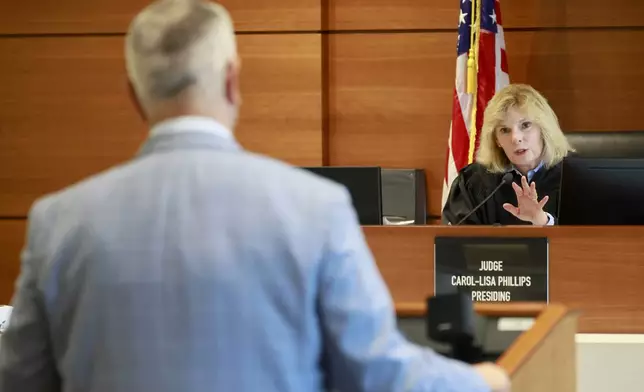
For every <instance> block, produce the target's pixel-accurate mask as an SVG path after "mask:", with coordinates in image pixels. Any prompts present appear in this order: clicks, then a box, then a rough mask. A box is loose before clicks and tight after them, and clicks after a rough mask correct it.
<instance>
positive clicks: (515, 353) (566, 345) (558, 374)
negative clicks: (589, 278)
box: [396, 302, 579, 392]
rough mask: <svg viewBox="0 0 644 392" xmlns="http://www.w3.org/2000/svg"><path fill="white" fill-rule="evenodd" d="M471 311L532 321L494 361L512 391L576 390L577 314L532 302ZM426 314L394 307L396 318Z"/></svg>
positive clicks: (422, 309) (422, 308)
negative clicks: (506, 375)
mask: <svg viewBox="0 0 644 392" xmlns="http://www.w3.org/2000/svg"><path fill="white" fill-rule="evenodd" d="M474 310H475V312H476V313H479V314H481V315H485V316H490V317H531V318H534V323H533V324H532V326H531V327H530V328H529V329H528V330H526V331H524V332H523V333H521V335H519V337H518V338H516V340H515V341H514V342H512V344H511V345H510V346H509V347H508V348H507V349H506V350H505V352H504V353H503V355H502V356H501V357H500V358H499V359H498V361H497V364H498V365H499V366H501V367H502V368H503V369H505V371H506V372H507V373H508V375H509V376H510V379H511V380H512V389H513V390H517V391H525V392H537V391H539V392H541V391H551V392H570V391H575V390H576V389H577V388H576V375H577V366H576V348H575V346H576V344H575V334H576V333H577V321H578V316H579V313H578V312H576V311H572V310H570V309H568V308H567V307H566V306H564V305H562V304H552V303H551V304H550V305H546V304H544V303H534V302H525V303H522V302H515V303H506V304H499V303H494V304H492V303H477V304H475V305H474ZM427 311H428V309H427V307H426V304H425V303H424V302H416V303H400V304H397V305H396V313H397V314H398V316H399V317H424V316H425V315H426V313H427ZM429 311H431V310H429Z"/></svg>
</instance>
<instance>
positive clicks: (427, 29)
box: [0, 0, 644, 303]
mask: <svg viewBox="0 0 644 392" xmlns="http://www.w3.org/2000/svg"><path fill="white" fill-rule="evenodd" d="M459 1H460V0H243V1H240V0H224V1H222V4H224V5H225V6H226V7H228V9H229V10H230V11H231V13H232V15H233V18H234V19H235V26H236V29H237V32H238V40H239V47H240V52H241V55H242V57H243V75H242V76H243V77H242V91H243V94H244V106H243V108H242V113H241V119H240V124H239V128H238V130H237V134H238V137H239V139H240V142H241V143H242V144H243V145H244V146H246V147H247V148H248V149H250V150H253V151H257V152H260V153H265V154H268V155H271V156H274V157H277V158H280V159H284V160H287V161H288V162H290V163H293V164H295V165H321V164H330V165H382V166H386V167H418V168H424V169H426V172H427V178H428V188H429V192H428V206H429V210H430V213H431V214H433V215H438V214H439V213H440V211H439V210H440V196H441V189H442V187H441V181H442V177H443V171H444V163H445V152H446V144H447V135H448V130H449V122H450V114H451V94H452V88H453V80H454V70H455V42H456V30H455V28H456V24H457V20H458V2H459ZM148 3H149V1H147V0H93V1H83V0H56V1H54V0H36V1H33V2H24V1H22V2H20V1H3V2H0V91H1V92H2V94H0V303H4V302H7V301H8V300H9V297H10V295H11V292H12V291H13V281H14V279H15V273H16V271H17V270H18V252H19V250H20V248H21V246H22V241H23V237H24V223H25V222H24V218H25V216H26V214H27V211H28V208H29V206H30V205H31V203H32V202H33V200H34V199H35V198H37V197H38V196H40V195H42V194H44V193H47V192H51V191H54V190H57V189H60V188H61V187H64V186H66V185H68V184H71V183H73V182H75V181H77V180H79V179H81V178H83V177H85V176H88V175H90V174H92V173H94V172H96V171H99V170H102V169H105V168H107V167H109V166H111V165H113V164H116V163H119V162H122V161H124V160H126V159H128V158H129V157H131V156H132V155H133V154H134V153H135V151H136V149H137V148H138V147H139V145H140V144H141V142H142V141H143V139H144V138H145V135H146V132H147V129H146V128H145V126H144V124H143V123H142V122H141V121H140V120H139V119H138V118H137V117H136V114H135V112H134V110H133V108H132V107H131V105H130V103H129V101H128V98H127V94H126V80H125V72H124V65H123V55H122V52H123V35H124V32H125V31H126V29H127V26H128V24H129V22H130V20H131V18H132V17H133V16H134V15H135V14H136V12H137V11H138V10H140V9H141V8H142V7H143V6H145V5H146V4H148ZM502 7H503V9H502V12H503V19H504V26H505V28H506V41H507V51H508V57H509V66H510V77H511V80H512V81H516V82H527V83H530V84H533V85H534V86H535V87H536V88H538V89H539V90H541V91H542V92H543V93H544V94H545V95H546V96H547V97H548V98H549V99H550V100H551V102H552V105H553V106H554V107H555V110H556V111H557V113H558V115H559V117H560V120H561V122H562V125H563V127H564V128H565V129H566V130H569V131H578V130H610V131H620V130H633V129H644V119H643V118H642V117H641V116H640V115H639V111H641V109H640V107H641V106H643V105H644V98H642V96H643V95H642V91H644V67H642V64H643V63H644V45H642V42H644V22H643V20H644V18H643V16H644V2H642V1H640V0H613V1H611V2H610V3H606V2H605V1H600V0H503V2H502Z"/></svg>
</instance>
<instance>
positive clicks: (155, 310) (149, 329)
mask: <svg viewBox="0 0 644 392" xmlns="http://www.w3.org/2000/svg"><path fill="white" fill-rule="evenodd" d="M12 305H13V306H14V309H13V313H12V316H11V321H10V323H9V327H8V328H7V330H6V331H5V334H4V335H3V337H2V346H1V347H0V391H1V392H18V391H25V392H62V391H64V392H116V391H118V392H143V391H145V392H148V391H155V392H177V391H181V392H212V391H225V392H310V391H322V390H325V388H326V390H332V391H339V392H362V391H364V392H367V391H369V392H403V391H406V392H457V391H458V392H483V391H488V390H489V389H488V387H487V386H486V385H485V384H484V381H483V380H482V379H481V378H480V376H479V375H478V374H477V373H475V372H474V370H473V368H472V367H470V366H468V365H466V364H463V363H460V362H456V361H454V360H450V359H447V358H445V357H443V356H440V355H438V354H436V353H435V352H434V351H432V350H430V349H427V348H423V347H419V346H416V345H414V344H411V343H410V342H408V341H407V340H406V339H405V337H404V336H403V335H402V334H401V333H400V332H399V330H398V328H397V326H396V315H395V310H394V306H393V302H392V298H391V296H390V294H389V291H388V290H387V286H386V285H385V282H384V281H383V279H382V276H381V275H380V272H379V270H378V268H377V266H376V263H375V261H374V259H373V256H372V254H371V252H370V250H369V247H368V246H367V243H366V241H365V238H364V236H363V232H362V229H361V227H360V225H359V224H358V220H357V218H356V214H355V212H354V209H353V207H352V204H351V200H350V196H349V194H348V192H347V191H346V190H345V189H344V188H342V187H340V186H339V185H337V184H334V183H332V182H330V181H327V180H325V179H322V178H319V177H316V176H314V175H313V174H311V173H309V172H307V171H304V170H300V169H296V168H293V167H290V166H288V165H286V164H284V163H282V162H279V161H276V160H274V159H270V158H267V157H263V156H260V155H256V154H252V153H248V152H245V151H244V150H243V149H242V148H241V147H240V146H239V145H238V144H237V142H236V141H235V139H234V137H233V135H232V134H231V132H229V131H228V130H226V129H225V128H224V127H222V126H221V125H220V124H217V123H216V122H214V121H213V120H209V119H204V118H178V119H174V120H170V121H167V122H165V123H163V124H160V125H159V126H158V127H155V129H153V130H152V134H151V136H150V138H149V140H148V141H147V142H146V143H145V145H144V146H143V148H142V150H141V153H140V154H139V155H138V156H137V157H136V159H133V160H132V161H130V162H127V163H125V164H123V165H120V166H117V167H115V168H112V169H110V170H108V171H106V172H104V173H101V174H98V175H96V176H93V177H91V178H89V179H87V180H85V181H83V182H81V183H79V184H76V185H74V186H71V187H69V188H67V189H65V190H62V191H61V192H57V193H55V194H52V195H48V196H46V197H43V198H41V199H39V200H38V201H37V202H36V203H35V204H34V206H33V207H32V209H31V212H30V215H29V229H28V235H27V245H26V246H25V250H24V252H23V256H22V267H21V273H20V277H19V279H18V282H17V286H16V292H15V296H14V299H13V301H12Z"/></svg>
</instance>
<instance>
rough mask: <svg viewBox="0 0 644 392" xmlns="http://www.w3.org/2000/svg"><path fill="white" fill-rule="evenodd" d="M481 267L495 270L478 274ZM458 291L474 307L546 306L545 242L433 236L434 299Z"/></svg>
mask: <svg viewBox="0 0 644 392" xmlns="http://www.w3.org/2000/svg"><path fill="white" fill-rule="evenodd" d="M483 261H485V262H486V263H482V262H483ZM499 261H501V262H502V263H499ZM482 264H485V266H486V267H488V268H489V267H492V268H491V269H493V270H491V271H479V269H480V268H482V267H483V265H482ZM499 267H501V269H502V270H501V271H497V270H494V269H498V268H499ZM456 292H466V293H468V294H470V298H472V300H473V302H546V303H549V302H550V249H549V241H548V238H547V237H451V236H437V237H435V238H434V295H441V294H453V293H456ZM473 292H474V293H473ZM472 293H473V294H472Z"/></svg>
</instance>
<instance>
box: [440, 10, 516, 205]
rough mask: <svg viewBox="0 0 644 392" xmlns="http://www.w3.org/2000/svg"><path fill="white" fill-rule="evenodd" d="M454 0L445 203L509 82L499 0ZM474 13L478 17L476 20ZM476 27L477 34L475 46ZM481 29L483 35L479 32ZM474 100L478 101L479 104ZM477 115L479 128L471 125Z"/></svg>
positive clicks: (444, 187)
mask: <svg viewBox="0 0 644 392" xmlns="http://www.w3.org/2000/svg"><path fill="white" fill-rule="evenodd" d="M454 1H459V2H460V3H461V4H460V15H459V25H458V43H457V49H456V53H457V54H456V56H457V57H456V85H455V87H454V100H453V108H452V122H451V125H450V130H449V139H448V146H447V164H446V170H445V182H444V185H443V205H445V201H446V200H447V196H448V194H449V188H450V186H451V184H452V181H454V179H455V178H456V176H457V175H458V171H459V170H461V169H462V168H463V167H465V166H467V165H468V164H469V163H471V162H472V158H473V156H474V152H475V151H476V149H477V148H478V145H479V135H480V130H481V125H482V124H483V111H484V110H485V107H486V106H487V103H488V102H489V101H490V99H491V98H492V96H494V93H496V92H497V91H498V90H500V89H502V88H503V87H504V86H506V85H508V84H509V83H510V77H509V74H508V60H507V57H506V53H505V38H504V36H503V27H502V25H501V3H500V2H499V0H454ZM473 16H474V17H475V18H476V19H475V21H474V23H472V17H473ZM473 27H474V33H475V36H474V45H473V46H472V36H471V33H472V28H473ZM478 31H480V34H476V33H477V32H478ZM477 35H478V37H477ZM470 49H472V50H471V51H470ZM470 55H473V59H474V64H473V65H474V67H475V68H474V72H475V74H472V73H470V76H474V79H475V80H471V83H475V84H473V85H472V87H473V89H472V91H470V92H468V89H467V85H468V67H467V60H468V58H469V56H470ZM473 102H476V106H474V105H473ZM474 116H476V127H474V126H473V124H472V119H473V118H474Z"/></svg>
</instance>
